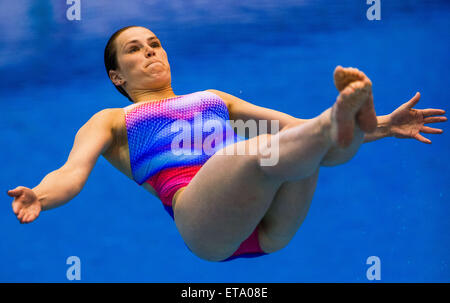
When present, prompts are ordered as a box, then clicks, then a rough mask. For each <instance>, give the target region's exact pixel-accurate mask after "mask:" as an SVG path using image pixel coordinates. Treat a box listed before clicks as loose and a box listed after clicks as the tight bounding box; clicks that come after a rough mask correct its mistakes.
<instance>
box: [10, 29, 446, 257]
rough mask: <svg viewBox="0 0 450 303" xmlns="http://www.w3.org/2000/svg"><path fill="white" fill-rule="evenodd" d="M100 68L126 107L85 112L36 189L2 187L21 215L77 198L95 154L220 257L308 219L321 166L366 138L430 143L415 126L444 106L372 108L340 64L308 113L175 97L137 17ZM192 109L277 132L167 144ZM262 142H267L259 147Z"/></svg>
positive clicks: (260, 244)
mask: <svg viewBox="0 0 450 303" xmlns="http://www.w3.org/2000/svg"><path fill="white" fill-rule="evenodd" d="M105 65H106V70H107V72H108V75H109V78H110V79H111V81H112V82H113V84H114V85H115V86H116V88H117V89H118V90H119V91H120V92H121V93H122V94H123V95H125V96H126V97H127V98H128V99H129V100H130V101H131V102H133V104H131V105H129V106H127V107H124V108H108V109H104V110H102V111H100V112H98V113H96V114H95V115H93V116H92V117H91V118H90V119H89V121H87V122H86V124H84V125H83V126H82V127H81V128H80V129H79V131H78V132H77V134H76V136H75V140H74V144H73V148H72V150H71V152H70V154H69V156H68V159H67V161H66V163H65V164H64V165H63V166H62V167H61V168H59V169H57V170H55V171H53V172H51V173H49V174H48V175H46V176H45V178H44V179H43V180H42V181H41V182H40V184H39V185H37V186H36V187H34V188H33V189H30V188H27V187H24V186H18V187H16V188H15V189H13V190H9V191H8V195H9V196H10V197H14V201H13V203H12V209H13V212H14V214H15V215H16V216H17V218H18V220H19V221H20V222H21V223H30V222H32V221H33V220H35V219H36V218H37V217H38V216H39V213H40V212H41V211H42V210H48V209H52V208H55V207H58V206H61V205H63V204H64V203H67V202H68V201H70V200H71V199H73V198H74V197H75V196H76V195H77V194H78V193H79V192H80V191H81V189H82V188H83V186H84V184H85V182H86V180H87V178H88V176H89V174H90V172H91V170H92V168H93V167H94V165H95V163H96V161H97V159H98V157H99V155H103V156H104V157H105V158H106V159H107V160H108V161H109V162H110V163H111V164H112V165H113V166H114V167H116V168H117V169H118V170H120V171H121V172H122V173H124V174H125V175H127V176H128V177H129V178H131V179H132V180H134V181H135V182H137V183H138V184H139V185H142V186H143V187H144V188H145V189H147V190H148V191H150V192H151V193H153V194H155V195H157V196H158V197H159V198H160V199H161V201H162V203H163V205H164V206H165V208H166V210H167V211H168V212H169V214H170V215H171V216H172V217H173V218H174V221H175V224H176V226H177V229H178V231H179V233H180V235H181V236H182V238H183V240H184V242H185V243H186V246H187V247H188V248H189V249H190V250H191V251H192V252H193V253H194V254H195V255H197V256H198V257H200V258H202V259H205V260H209V261H226V260H231V259H233V258H237V257H252V256H259V255H263V254H267V253H272V252H275V251H277V250H280V249H282V248H283V247H285V246H286V245H287V244H288V243H289V241H290V240H291V239H292V238H293V237H294V235H295V233H296V231H297V230H298V229H299V227H300V225H301V224H302V222H303V220H304V219H305V216H306V214H307V212H308V209H309V206H310V203H311V200H312V198H313V194H314V191H315V188H316V183H317V177H318V173H319V168H320V166H335V165H339V164H342V163H345V162H347V161H349V160H350V159H351V158H352V157H353V156H354V155H355V153H356V152H357V150H358V148H359V146H360V145H361V144H362V143H364V142H369V141H374V140H377V139H380V138H383V137H387V136H395V137H397V138H414V139H417V140H419V141H421V142H424V143H431V141H430V140H429V139H427V138H425V137H423V136H422V135H421V134H419V132H422V133H428V134H441V133H442V130H440V129H436V128H431V127H428V126H424V124H427V123H435V122H443V121H446V120H447V119H446V117H444V116H438V115H444V114H445V111H443V110H440V109H424V110H417V109H413V107H414V106H415V105H416V104H417V102H418V101H419V98H420V94H419V93H417V94H416V95H415V96H414V97H413V98H412V99H411V100H409V101H408V102H406V103H404V104H403V105H401V106H400V107H399V108H398V109H396V110H395V111H394V112H393V113H391V114H390V115H387V116H378V117H377V116H376V114H375V109H374V106H373V98H372V83H371V81H370V80H369V79H368V78H367V76H366V75H365V74H364V73H363V72H361V71H359V70H357V69H355V68H342V67H340V66H338V67H337V68H336V70H335V71H334V83H335V85H336V88H337V90H338V91H339V95H338V97H337V99H336V102H335V103H334V104H333V106H332V107H330V108H328V109H327V110H325V111H324V112H322V113H321V114H320V115H318V116H317V117H315V118H313V119H297V118H294V117H292V116H290V115H287V114H284V113H281V112H278V111H274V110H270V109H266V108H262V107H259V106H256V105H253V104H250V103H248V102H246V101H244V100H241V99H239V98H237V97H234V96H232V95H229V94H227V93H224V92H221V91H218V90H214V89H208V90H205V91H199V92H194V93H190V94H186V95H179V96H177V95H175V94H174V92H173V90H172V87H171V73H170V66H169V62H168V59H167V53H166V52H165V50H164V49H163V47H162V45H161V41H160V40H159V39H158V38H157V37H156V35H155V34H154V33H153V32H151V31H150V30H149V29H147V28H144V27H139V26H129V27H125V28H122V29H120V30H119V31H117V32H116V33H114V34H113V35H112V36H111V38H110V40H109V41H108V43H107V45H106V48H105ZM199 113H200V114H201V115H202V119H203V122H202V123H205V124H206V123H207V122H209V121H212V122H218V123H219V124H220V125H224V127H225V128H226V127H228V126H227V125H229V122H226V121H227V120H228V121H237V120H242V121H250V120H253V121H256V122H259V121H278V123H279V131H278V132H276V129H275V130H271V128H270V125H271V124H270V123H269V127H268V128H267V130H265V131H262V130H261V129H258V135H256V136H253V137H251V138H244V139H243V140H236V141H233V142H230V141H227V139H225V144H223V145H218V146H220V147H222V148H228V149H227V150H229V148H230V146H231V147H232V148H233V149H234V148H235V149H236V150H244V149H245V150H246V151H247V150H250V149H252V148H256V149H253V150H257V152H255V153H252V154H251V153H240V154H236V153H229V152H227V153H223V152H222V153H220V152H219V151H220V150H216V153H214V154H209V155H208V154H205V153H204V152H203V153H199V154H194V155H180V154H176V153H174V152H173V151H171V146H172V145H171V142H173V140H174V139H175V136H176V135H177V134H176V133H175V132H174V131H173V125H176V124H177V123H179V121H180V120H182V121H184V123H187V124H188V126H191V127H193V128H197V129H198V127H199V125H196V124H198V120H196V119H193V118H194V114H199ZM177 121H178V122H177ZM227 123H228V124H227ZM184 125H185V124H184ZM203 125H204V124H203ZM200 127H202V126H200ZM222 135H223V133H219V134H218V136H220V137H221V136H222ZM204 137H205V136H203V137H202V138H204ZM236 138H237V136H234V138H231V139H236ZM216 139H217V140H218V141H217V142H219V141H220V140H219V139H222V137H221V138H219V137H216ZM263 141H264V142H266V143H267V144H265V145H262V146H261V144H259V145H258V142H263ZM269 146H271V147H277V148H278V150H277V153H278V159H277V162H276V163H273V165H262V164H261V163H262V162H261V160H262V159H263V158H264V157H265V155H267V154H268V153H270V152H271V150H269ZM272 151H273V150H272Z"/></svg>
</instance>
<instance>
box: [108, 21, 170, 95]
mask: <svg viewBox="0 0 450 303" xmlns="http://www.w3.org/2000/svg"><path fill="white" fill-rule="evenodd" d="M104 60H105V67H106V72H107V73H108V76H109V78H110V79H111V81H112V82H113V83H114V85H115V86H116V88H117V89H118V90H119V92H120V93H121V94H123V95H124V96H126V97H127V98H128V99H129V100H130V101H131V102H134V101H133V96H134V95H135V94H136V93H139V92H142V91H146V90H155V91H158V90H161V89H164V88H166V87H170V86H171V75H170V65H169V61H168V59H167V53H166V51H165V50H164V49H163V47H162V45H161V41H159V39H158V38H157V37H156V35H155V34H154V33H153V32H151V31H150V30H149V29H147V28H145V27H140V26H127V27H124V28H121V29H120V30H118V31H117V32H115V33H114V34H113V35H112V36H111V38H110V39H109V41H108V43H107V44H106V47H105V54H104Z"/></svg>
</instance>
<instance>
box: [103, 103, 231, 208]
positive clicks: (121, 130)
mask: <svg viewBox="0 0 450 303" xmlns="http://www.w3.org/2000/svg"><path fill="white" fill-rule="evenodd" d="M222 100H224V102H225V105H226V106H227V108H229V103H228V101H227V100H225V99H223V98H222ZM112 110H113V111H114V113H115V114H114V115H113V119H112V121H111V123H112V126H111V127H112V130H113V137H114V140H113V143H112V144H111V145H110V147H109V148H108V150H106V151H105V152H104V153H103V157H104V158H105V159H106V160H107V161H108V162H109V163H111V165H113V166H114V167H115V168H117V169H118V170H119V171H121V172H122V173H123V174H125V175H126V176H127V177H128V178H130V179H131V180H134V179H133V174H132V171H131V165H130V152H129V147H128V138H127V127H126V123H125V112H124V109H123V108H114V109H112ZM142 187H144V188H145V189H146V190H147V191H149V192H150V193H151V194H153V195H155V196H157V194H156V191H155V190H154V189H153V187H152V186H151V185H150V184H148V183H143V184H142ZM184 188H185V187H183V188H180V189H179V190H178V191H177V193H176V194H175V196H174V198H173V202H172V203H173V205H174V206H175V202H176V200H177V198H178V197H179V195H180V194H181V192H182V191H183V190H184Z"/></svg>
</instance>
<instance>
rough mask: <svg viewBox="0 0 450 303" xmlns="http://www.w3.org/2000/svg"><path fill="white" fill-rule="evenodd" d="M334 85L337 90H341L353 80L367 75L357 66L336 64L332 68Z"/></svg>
mask: <svg viewBox="0 0 450 303" xmlns="http://www.w3.org/2000/svg"><path fill="white" fill-rule="evenodd" d="M333 77H334V85H335V86H336V88H337V90H338V91H339V92H341V91H342V90H343V89H344V88H345V87H346V86H347V85H349V84H350V83H352V82H355V81H362V80H364V79H366V78H367V76H366V75H365V74H364V73H363V72H362V71H360V70H359V69H357V68H353V67H347V68H343V67H342V66H340V65H338V66H336V68H335V70H334V74H333Z"/></svg>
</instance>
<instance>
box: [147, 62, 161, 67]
mask: <svg viewBox="0 0 450 303" xmlns="http://www.w3.org/2000/svg"><path fill="white" fill-rule="evenodd" d="M155 63H159V64H162V63H161V62H159V61H152V62H149V63H148V64H147V65H146V66H145V67H149V66H150V65H152V64H155Z"/></svg>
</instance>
